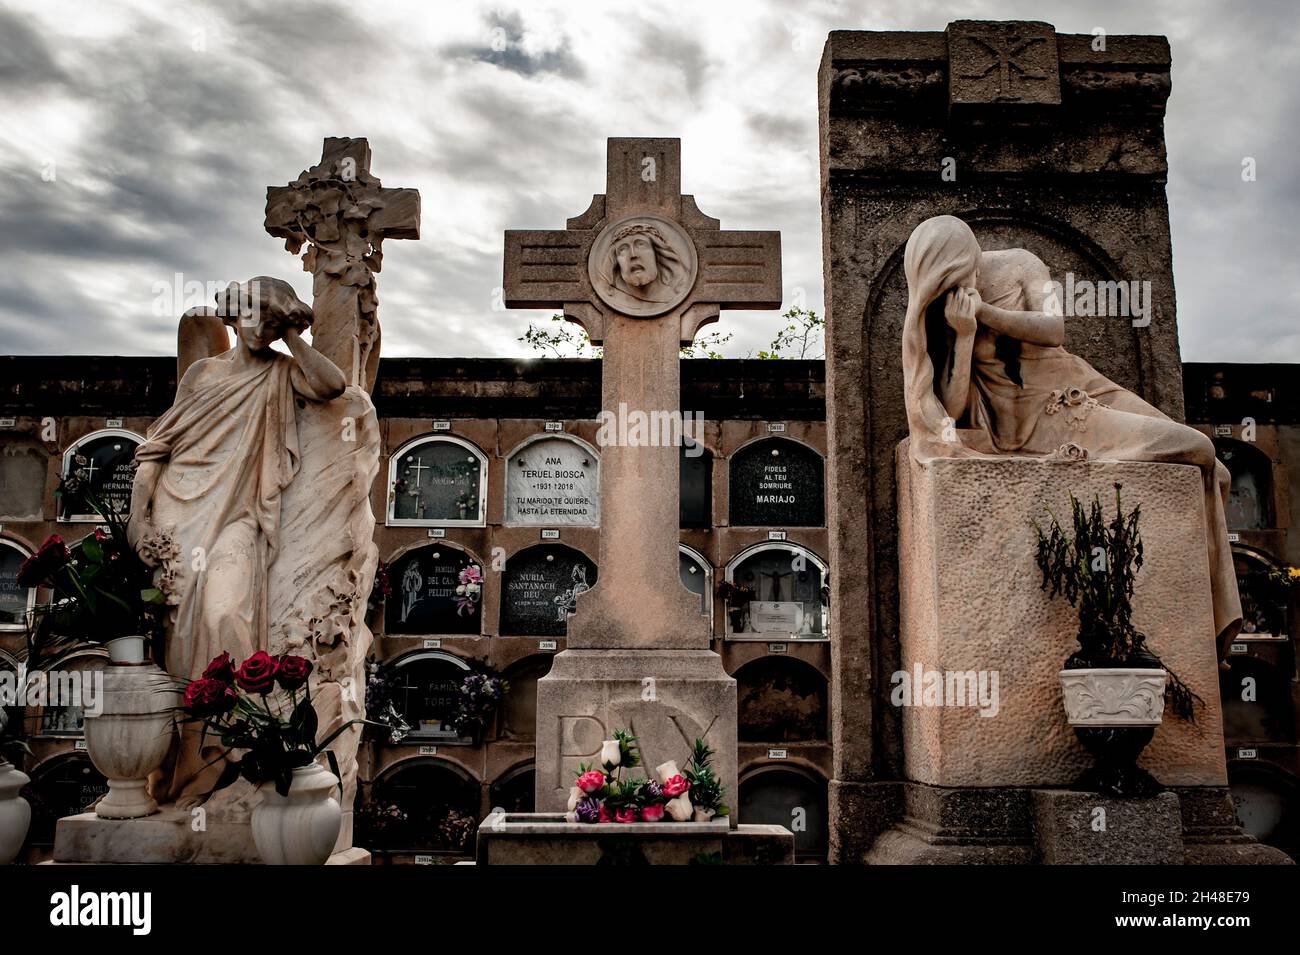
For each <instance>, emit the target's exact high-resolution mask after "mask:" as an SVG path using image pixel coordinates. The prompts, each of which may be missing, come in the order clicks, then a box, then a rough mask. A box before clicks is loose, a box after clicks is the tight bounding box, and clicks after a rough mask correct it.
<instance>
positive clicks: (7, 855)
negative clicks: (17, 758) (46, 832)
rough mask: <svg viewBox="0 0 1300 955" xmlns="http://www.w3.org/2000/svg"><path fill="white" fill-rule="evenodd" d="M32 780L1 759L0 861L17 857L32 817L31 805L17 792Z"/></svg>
mask: <svg viewBox="0 0 1300 955" xmlns="http://www.w3.org/2000/svg"><path fill="white" fill-rule="evenodd" d="M29 782H31V780H30V779H29V778H28V777H27V774H26V773H23V772H19V770H18V769H17V768H15V766H14V764H13V763H10V762H8V761H7V760H4V759H0V865H8V864H9V863H11V862H13V861H14V859H16V858H18V853H19V851H20V850H21V849H22V847H23V842H25V841H26V839H27V827H28V826H29V825H31V821H32V807H31V806H30V805H29V804H28V802H27V800H26V799H24V798H23V797H22V796H20V795H18V793H19V791H20V790H21V789H22V788H23V787H24V786H26V785H27V784H28V783H29Z"/></svg>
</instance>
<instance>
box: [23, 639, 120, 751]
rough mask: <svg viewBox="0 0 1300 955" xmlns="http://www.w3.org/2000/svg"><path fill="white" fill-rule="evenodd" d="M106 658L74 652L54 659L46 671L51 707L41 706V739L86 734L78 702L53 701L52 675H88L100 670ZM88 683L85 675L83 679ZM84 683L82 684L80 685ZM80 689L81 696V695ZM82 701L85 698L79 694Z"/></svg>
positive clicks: (84, 717)
mask: <svg viewBox="0 0 1300 955" xmlns="http://www.w3.org/2000/svg"><path fill="white" fill-rule="evenodd" d="M107 659H108V655H107V654H106V653H105V652H103V651H102V650H101V651H83V652H80V653H74V654H73V655H72V656H68V657H64V658H63V659H60V660H55V661H54V662H53V663H51V664H50V665H49V666H48V667H47V668H46V669H47V670H48V671H49V673H50V694H51V697H50V698H51V704H50V705H47V706H43V707H41V710H40V729H39V733H40V735H41V736H65V737H74V738H80V737H82V736H84V735H85V734H86V712H85V707H83V706H81V705H80V704H79V703H71V702H57V703H55V702H53V701H54V699H55V697H54V691H55V674H59V673H70V672H78V671H79V672H83V673H89V671H92V670H102V669H103V668H104V666H105V664H106V662H107ZM83 679H85V680H87V681H88V680H90V679H91V677H90V676H89V675H88V676H86V677H83ZM84 685H85V684H83V686H84ZM84 692H85V691H84V690H83V694H84ZM82 699H83V700H84V699H85V697H84V695H83V697H82Z"/></svg>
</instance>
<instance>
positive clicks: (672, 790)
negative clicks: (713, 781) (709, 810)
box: [664, 773, 691, 799]
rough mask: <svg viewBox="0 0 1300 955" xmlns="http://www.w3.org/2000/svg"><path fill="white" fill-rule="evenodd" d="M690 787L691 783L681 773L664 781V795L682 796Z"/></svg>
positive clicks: (670, 796)
mask: <svg viewBox="0 0 1300 955" xmlns="http://www.w3.org/2000/svg"><path fill="white" fill-rule="evenodd" d="M690 788H691V784H690V783H688V782H687V781H686V777H685V776H682V775H681V774H680V773H679V774H678V775H676V776H673V777H672V778H671V779H669V780H668V781H666V782H665V783H664V795H665V796H667V797H668V798H669V799H672V798H673V797H675V796H680V795H681V794H682V793H684V792H686V791H687V790H688V789H690Z"/></svg>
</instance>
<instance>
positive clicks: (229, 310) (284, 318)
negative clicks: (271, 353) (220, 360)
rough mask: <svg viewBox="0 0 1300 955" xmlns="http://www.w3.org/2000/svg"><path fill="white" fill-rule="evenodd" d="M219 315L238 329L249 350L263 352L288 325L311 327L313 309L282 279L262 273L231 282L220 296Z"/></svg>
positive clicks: (236, 331)
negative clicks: (242, 280)
mask: <svg viewBox="0 0 1300 955" xmlns="http://www.w3.org/2000/svg"><path fill="white" fill-rule="evenodd" d="M217 314H218V315H220V316H221V320H222V321H223V322H225V323H226V324H227V325H229V326H231V327H232V328H234V330H235V334H236V335H237V336H238V337H239V341H240V343H241V344H242V345H243V346H244V347H245V348H247V349H248V350H249V351H250V352H255V353H256V352H262V351H265V350H266V349H268V348H270V347H271V344H272V343H273V342H275V341H276V340H277V339H278V338H281V337H282V336H283V335H284V333H285V330H286V329H288V328H296V329H298V330H300V331H301V330H303V329H306V328H308V327H310V326H311V323H312V311H311V308H310V307H308V306H307V304H306V303H304V302H303V301H302V300H301V299H299V298H298V295H297V293H296V292H294V290H293V286H291V285H290V284H289V283H288V282H285V281H284V280H283V279H276V278H271V277H270V276H266V275H259V276H257V277H256V278H253V279H250V280H249V281H247V282H244V283H239V282H231V283H230V285H229V286H227V287H226V289H225V291H224V292H223V293H222V294H220V295H218V296H217Z"/></svg>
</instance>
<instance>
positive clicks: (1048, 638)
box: [884, 442, 1227, 787]
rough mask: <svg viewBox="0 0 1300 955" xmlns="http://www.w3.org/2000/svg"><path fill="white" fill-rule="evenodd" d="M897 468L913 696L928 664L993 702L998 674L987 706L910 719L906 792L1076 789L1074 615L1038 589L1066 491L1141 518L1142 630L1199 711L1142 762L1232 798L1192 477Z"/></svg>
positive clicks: (949, 700)
mask: <svg viewBox="0 0 1300 955" xmlns="http://www.w3.org/2000/svg"><path fill="white" fill-rule="evenodd" d="M897 463H898V485H899V490H898V524H899V544H900V550H899V575H900V588H899V603H900V617H901V633H900V648H901V658H900V666H899V670H900V671H905V672H907V673H909V674H912V675H913V677H912V679H911V680H910V682H911V684H912V685H913V687H915V684H916V683H917V682H918V681H917V680H916V679H915V676H914V675H915V673H916V671H917V668H918V667H919V668H920V670H921V672H922V674H925V673H927V672H929V671H937V672H938V673H939V674H940V675H941V676H942V677H943V679H944V685H943V689H944V690H948V689H949V683H950V682H951V683H952V684H953V687H954V688H955V687H960V686H967V687H968V686H969V685H970V679H969V676H962V677H960V678H959V677H958V676H957V675H958V674H961V675H965V674H969V673H970V672H972V671H973V672H974V674H975V675H976V678H977V683H978V682H979V681H980V680H984V681H985V684H987V685H988V687H989V688H990V689H991V688H992V685H993V679H994V677H996V685H997V689H998V692H997V701H996V705H995V706H990V707H983V708H981V707H980V706H972V705H960V702H961V700H960V698H958V697H957V696H956V694H955V693H945V694H944V702H945V703H946V704H947V705H910V706H903V707H900V709H901V721H902V726H903V748H904V770H905V776H906V777H907V778H908V779H911V780H915V781H917V782H922V783H927V784H930V785H934V786H1018V787H1020V786H1031V787H1034V786H1068V785H1070V784H1071V783H1073V782H1074V780H1075V779H1076V778H1077V777H1078V775H1079V774H1080V772H1082V771H1083V770H1084V769H1086V768H1088V767H1089V766H1091V765H1092V760H1091V757H1089V756H1088V754H1087V752H1086V751H1085V750H1084V749H1083V747H1082V746H1081V745H1080V744H1079V742H1078V740H1077V739H1076V738H1075V734H1074V731H1073V729H1072V728H1071V727H1070V726H1069V725H1068V724H1067V722H1066V718H1065V711H1064V708H1063V704H1062V698H1061V686H1060V681H1059V678H1058V676H1057V674H1058V672H1059V671H1060V669H1061V666H1062V664H1063V663H1064V661H1065V659H1066V657H1067V656H1069V655H1070V653H1072V652H1073V651H1074V650H1075V649H1076V642H1075V634H1076V633H1077V631H1078V617H1077V615H1076V613H1075V611H1074V609H1073V608H1071V607H1070V605H1069V603H1068V602H1067V601H1066V600H1065V598H1064V597H1056V598H1052V597H1050V596H1049V593H1048V592H1047V591H1044V590H1042V589H1041V588H1040V587H1039V581H1040V577H1039V571H1038V568H1037V565H1036V564H1035V562H1034V553H1035V548H1036V538H1035V533H1034V528H1033V522H1034V521H1037V522H1038V523H1040V524H1045V523H1046V522H1047V521H1048V520H1049V517H1048V514H1047V510H1048V509H1049V508H1050V509H1051V510H1052V512H1053V513H1055V514H1057V515H1059V516H1060V517H1061V518H1062V519H1065V518H1066V516H1067V515H1068V513H1069V506H1070V505H1069V495H1070V494H1071V493H1073V494H1074V495H1075V496H1076V497H1077V498H1078V499H1079V500H1081V501H1083V502H1085V503H1087V502H1090V501H1091V500H1092V499H1093V497H1094V495H1099V496H1100V497H1101V501H1102V505H1103V508H1104V511H1105V513H1106V515H1107V517H1109V516H1111V515H1112V514H1113V512H1114V494H1115V489H1114V485H1115V484H1116V483H1117V482H1118V483H1121V484H1122V485H1123V499H1124V507H1125V508H1126V509H1132V508H1133V507H1135V506H1137V505H1139V504H1140V505H1141V507H1142V521H1141V525H1140V530H1141V533H1142V540H1143V544H1144V546H1145V562H1144V564H1143V566H1142V569H1141V570H1140V571H1139V572H1138V575H1137V589H1136V593H1135V595H1134V620H1135V622H1136V623H1137V625H1138V626H1139V627H1140V628H1141V630H1142V631H1143V632H1144V633H1146V634H1147V637H1148V640H1149V643H1150V646H1151V648H1152V649H1153V650H1155V651H1156V652H1157V653H1158V654H1159V655H1160V657H1161V659H1162V660H1163V661H1164V662H1165V664H1166V665H1167V666H1169V667H1170V668H1171V669H1172V670H1174V672H1176V673H1177V674H1178V675H1179V676H1180V677H1181V678H1182V679H1183V681H1184V682H1186V683H1187V685H1188V686H1189V687H1191V689H1192V690H1193V691H1194V692H1195V693H1196V694H1197V695H1199V696H1200V698H1201V700H1202V701H1203V703H1198V704H1197V707H1196V721H1195V723H1188V722H1186V721H1183V720H1179V719H1177V718H1176V717H1175V716H1174V715H1173V714H1172V713H1168V714H1166V716H1165V719H1164V723H1163V724H1162V725H1161V726H1160V727H1159V728H1158V729H1157V730H1156V733H1155V738H1154V740H1153V741H1152V742H1151V744H1150V745H1149V746H1148V747H1147V748H1146V750H1145V751H1144V752H1143V754H1142V756H1141V758H1140V759H1139V764H1140V765H1141V766H1142V767H1143V768H1144V769H1146V770H1148V771H1149V772H1151V773H1152V774H1153V775H1154V776H1155V777H1156V779H1157V780H1159V781H1160V782H1161V783H1163V784H1164V785H1167V786H1224V785H1226V783H1227V772H1226V766H1225V761H1224V753H1223V720H1222V715H1221V712H1220V709H1219V681H1218V661H1217V658H1216V654H1215V632H1214V624H1213V616H1212V610H1211V605H1210V581H1209V567H1208V562H1207V559H1206V557H1205V554H1206V542H1205V520H1204V516H1203V514H1202V510H1203V497H1202V490H1201V476H1200V473H1199V472H1198V471H1197V470H1196V468H1194V467H1190V466H1185V465H1176V464H1145V463H1129V462H1112V461H1100V462H1091V461H1090V462H1076V463H1064V462H1058V461H1052V460H1046V459H1041V458H999V459H987V458H944V459H937V460H931V461H927V462H924V463H918V462H916V461H914V460H913V459H912V457H911V455H910V454H909V453H908V446H907V443H906V442H904V443H903V444H901V445H900V446H899V448H898V461H897ZM950 678H951V680H950ZM923 681H924V677H923V679H922V682H923ZM985 684H980V685H985ZM884 691H885V692H886V693H887V694H888V693H889V692H890V691H891V688H890V687H885V688H884ZM912 702H913V703H916V702H918V701H916V700H913V701H912ZM920 702H922V703H923V704H924V703H925V701H924V700H921V701H920ZM954 702H956V703H957V704H958V705H953V704H954ZM969 702H970V701H969V700H967V703H969ZM985 713H987V714H988V715H982V714H985Z"/></svg>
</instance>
